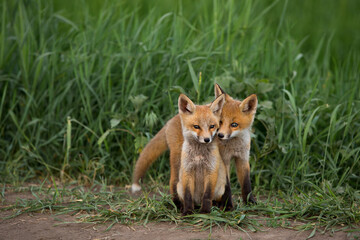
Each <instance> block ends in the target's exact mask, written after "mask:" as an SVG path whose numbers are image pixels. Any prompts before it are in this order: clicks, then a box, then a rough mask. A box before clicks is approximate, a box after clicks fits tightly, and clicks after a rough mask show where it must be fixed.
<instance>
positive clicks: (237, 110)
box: [131, 84, 257, 208]
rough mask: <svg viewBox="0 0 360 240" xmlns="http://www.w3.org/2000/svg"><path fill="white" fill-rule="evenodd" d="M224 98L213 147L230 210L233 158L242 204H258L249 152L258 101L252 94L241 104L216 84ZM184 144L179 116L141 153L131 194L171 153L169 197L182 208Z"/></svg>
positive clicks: (138, 188) (216, 89) (218, 92)
mask: <svg viewBox="0 0 360 240" xmlns="http://www.w3.org/2000/svg"><path fill="white" fill-rule="evenodd" d="M221 94H223V95H225V104H224V105H223V108H222V111H221V117H220V125H219V127H218V128H219V129H218V133H217V136H218V139H217V140H216V141H215V142H214V143H216V144H217V146H218V148H219V152H220V156H221V158H222V160H223V162H224V164H225V168H226V171H227V179H226V181H227V184H226V185H225V188H226V189H225V193H224V195H223V197H222V198H223V199H227V203H228V204H227V207H228V208H231V207H232V202H231V189H230V185H229V176H230V175H229V173H230V161H231V159H232V158H234V160H235V166H236V173H237V177H238V181H239V183H240V185H241V190H242V198H243V201H244V202H245V203H248V202H251V203H256V201H255V199H254V197H253V196H252V194H251V182H250V165H249V151H250V129H251V125H252V123H253V120H254V116H255V113H256V108H257V97H256V95H255V94H253V95H251V96H249V97H247V98H246V99H244V100H243V101H238V100H236V99H233V98H231V97H230V96H229V95H228V94H226V93H225V92H224V91H223V90H222V89H221V88H220V86H219V85H218V84H215V96H216V97H219V96H220V95H221ZM204 139H205V138H203V140H204ZM204 141H205V140H204ZM183 142H184V137H183V130H182V123H181V119H180V114H178V115H176V116H175V117H173V118H172V119H170V120H169V121H168V122H167V123H166V125H165V126H164V127H163V128H162V129H161V130H160V131H159V132H158V133H157V134H156V135H155V137H154V138H153V139H152V140H151V141H150V142H149V143H148V144H147V145H146V146H145V148H144V150H143V151H142V152H141V154H140V156H139V159H138V160H137V162H136V165H135V168H134V174H133V184H132V187H131V189H132V192H133V193H134V192H137V191H139V190H140V189H141V187H140V184H139V181H140V179H141V178H142V177H143V176H144V175H145V173H146V170H147V169H148V168H149V166H150V165H151V164H152V163H153V162H154V161H155V160H156V159H157V158H158V157H159V156H160V155H161V154H162V153H163V152H165V151H166V150H167V149H170V193H171V194H172V196H173V200H174V203H175V204H179V198H178V194H177V183H178V182H179V169H180V164H181V157H182V149H183V147H182V146H183Z"/></svg>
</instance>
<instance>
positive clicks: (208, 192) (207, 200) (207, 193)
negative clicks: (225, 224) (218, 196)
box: [200, 171, 218, 213]
mask: <svg viewBox="0 0 360 240" xmlns="http://www.w3.org/2000/svg"><path fill="white" fill-rule="evenodd" d="M217 177H218V173H217V172H216V171H214V172H212V173H211V174H210V175H207V176H205V179H204V195H203V199H202V203H201V209H200V212H201V213H209V212H210V211H211V207H212V200H213V199H214V192H215V186H216V182H217Z"/></svg>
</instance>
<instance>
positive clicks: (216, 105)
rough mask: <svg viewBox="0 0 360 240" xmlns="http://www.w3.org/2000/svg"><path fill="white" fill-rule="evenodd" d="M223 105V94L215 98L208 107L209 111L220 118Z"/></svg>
mask: <svg viewBox="0 0 360 240" xmlns="http://www.w3.org/2000/svg"><path fill="white" fill-rule="evenodd" d="M224 103H225V94H221V95H220V96H219V97H218V98H216V99H215V100H214V101H213V102H212V103H211V105H210V109H211V111H212V112H213V113H214V114H215V115H217V116H220V114H221V110H222V108H223V106H224Z"/></svg>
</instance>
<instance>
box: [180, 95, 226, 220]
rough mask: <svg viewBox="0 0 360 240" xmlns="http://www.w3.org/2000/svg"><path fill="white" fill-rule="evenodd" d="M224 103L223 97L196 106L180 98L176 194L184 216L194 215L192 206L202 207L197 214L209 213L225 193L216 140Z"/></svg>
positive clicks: (221, 163)
mask: <svg viewBox="0 0 360 240" xmlns="http://www.w3.org/2000/svg"><path fill="white" fill-rule="evenodd" d="M224 102H225V96H224V95H220V96H219V97H218V98H217V99H216V100H215V101H214V102H213V103H211V104H210V105H202V106H199V105H195V104H194V103H193V102H192V101H191V100H190V99H189V98H188V97H186V96H185V95H183V94H182V95H180V97H179V102H178V105H179V115H180V119H181V126H182V134H183V138H184V142H183V144H182V151H181V159H180V161H181V164H180V170H179V182H178V184H177V193H178V196H179V198H180V200H181V202H182V203H183V214H184V215H186V214H189V213H191V212H192V211H193V209H194V204H196V205H200V204H201V209H200V212H202V213H209V212H210V210H211V206H212V201H213V200H215V201H218V202H220V200H221V197H222V196H223V194H224V192H225V185H226V183H227V182H226V179H227V176H226V168H225V166H224V163H223V161H222V159H221V156H220V152H219V148H218V145H217V139H216V132H217V129H218V128H219V123H220V115H221V110H222V107H223V105H224Z"/></svg>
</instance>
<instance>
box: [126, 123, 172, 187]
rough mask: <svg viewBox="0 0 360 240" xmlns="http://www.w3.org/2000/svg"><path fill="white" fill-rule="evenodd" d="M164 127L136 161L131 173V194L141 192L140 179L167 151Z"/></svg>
mask: <svg viewBox="0 0 360 240" xmlns="http://www.w3.org/2000/svg"><path fill="white" fill-rule="evenodd" d="M165 130H166V126H164V127H163V128H162V129H161V130H160V131H159V132H158V133H157V134H156V135H155V137H154V138H153V139H151V140H150V142H149V143H148V144H147V145H146V146H145V148H144V149H143V151H142V152H141V154H140V156H139V159H138V160H137V162H136V164H135V168H134V173H133V183H132V185H131V192H132V193H135V192H138V191H140V190H141V186H140V183H139V181H140V179H141V178H143V177H144V175H145V173H146V170H147V169H148V168H149V167H150V165H151V164H152V163H153V162H154V161H155V160H156V159H157V158H158V157H159V156H160V155H161V154H162V153H163V152H165V151H166V150H167V149H168V145H167V142H166V133H165Z"/></svg>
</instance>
